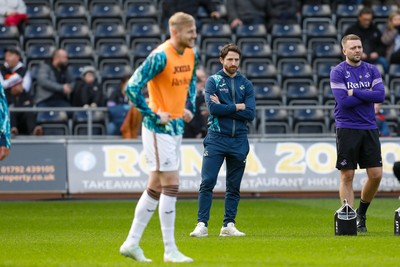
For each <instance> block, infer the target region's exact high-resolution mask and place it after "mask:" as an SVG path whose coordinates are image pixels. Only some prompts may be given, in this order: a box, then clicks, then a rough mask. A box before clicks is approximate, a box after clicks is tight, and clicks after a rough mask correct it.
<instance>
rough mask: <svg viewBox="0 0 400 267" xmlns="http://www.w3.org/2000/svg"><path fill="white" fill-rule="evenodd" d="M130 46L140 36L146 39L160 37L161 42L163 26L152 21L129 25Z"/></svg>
mask: <svg viewBox="0 0 400 267" xmlns="http://www.w3.org/2000/svg"><path fill="white" fill-rule="evenodd" d="M128 27H129V28H128V29H129V32H128V38H129V46H130V47H132V44H133V42H134V41H136V40H138V39H139V38H140V39H142V40H144V39H149V38H151V39H153V40H154V39H158V40H159V42H160V43H161V27H160V25H158V24H154V23H151V22H138V23H133V24H131V25H130V26H128Z"/></svg>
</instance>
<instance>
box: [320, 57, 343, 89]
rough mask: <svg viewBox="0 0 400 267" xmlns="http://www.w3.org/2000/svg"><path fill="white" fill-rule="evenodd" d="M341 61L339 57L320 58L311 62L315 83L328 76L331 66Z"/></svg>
mask: <svg viewBox="0 0 400 267" xmlns="http://www.w3.org/2000/svg"><path fill="white" fill-rule="evenodd" d="M340 62H341V60H340V59H332V58H320V59H315V60H314V62H313V71H314V76H315V77H314V78H315V81H316V83H318V82H319V81H320V80H321V79H325V78H329V76H330V73H331V70H332V68H334V67H335V66H336V65H337V64H339V63H340Z"/></svg>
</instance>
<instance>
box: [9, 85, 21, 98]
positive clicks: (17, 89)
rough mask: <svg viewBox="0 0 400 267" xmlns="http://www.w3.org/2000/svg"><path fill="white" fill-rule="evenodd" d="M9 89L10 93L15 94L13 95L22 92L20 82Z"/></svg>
mask: <svg viewBox="0 0 400 267" xmlns="http://www.w3.org/2000/svg"><path fill="white" fill-rule="evenodd" d="M10 89H11V91H10V92H11V94H12V95H15V96H17V95H20V94H22V92H23V91H24V88H23V87H22V84H17V85H15V86H13V87H11V88H10Z"/></svg>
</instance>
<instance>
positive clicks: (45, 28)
mask: <svg viewBox="0 0 400 267" xmlns="http://www.w3.org/2000/svg"><path fill="white" fill-rule="evenodd" d="M55 37H56V34H55V30H54V28H53V25H52V24H47V23H45V22H40V23H34V24H28V25H26V26H25V30H24V36H23V38H24V43H25V44H26V43H27V41H29V40H32V39H36V40H38V39H39V40H52V41H54V42H55V40H56V38H55Z"/></svg>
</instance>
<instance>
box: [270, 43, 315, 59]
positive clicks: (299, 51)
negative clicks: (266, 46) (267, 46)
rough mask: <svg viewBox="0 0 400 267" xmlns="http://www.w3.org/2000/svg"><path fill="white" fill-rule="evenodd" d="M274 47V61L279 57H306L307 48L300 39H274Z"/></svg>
mask: <svg viewBox="0 0 400 267" xmlns="http://www.w3.org/2000/svg"><path fill="white" fill-rule="evenodd" d="M273 47H274V52H275V53H274V62H275V63H277V62H278V61H279V60H281V59H287V58H292V59H294V58H301V59H307V55H308V53H307V48H306V46H305V45H304V44H303V42H302V41H301V40H298V39H276V40H275V41H274V44H273Z"/></svg>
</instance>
